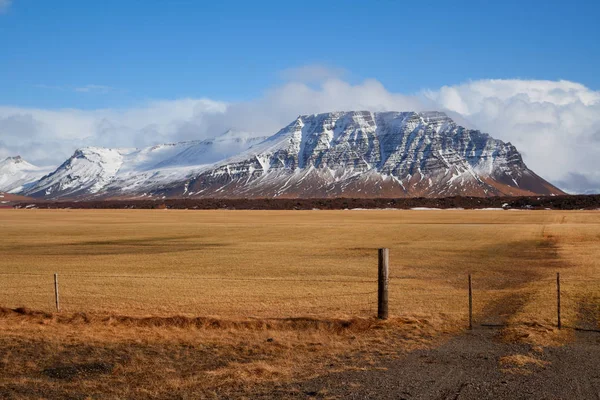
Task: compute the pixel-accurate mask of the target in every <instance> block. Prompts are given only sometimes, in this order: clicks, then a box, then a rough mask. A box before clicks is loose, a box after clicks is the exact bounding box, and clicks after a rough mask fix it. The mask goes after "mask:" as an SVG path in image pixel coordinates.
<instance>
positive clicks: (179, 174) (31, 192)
mask: <svg viewBox="0 0 600 400" xmlns="http://www.w3.org/2000/svg"><path fill="white" fill-rule="evenodd" d="M262 140H264V137H259V138H256V137H252V136H251V135H250V134H248V133H244V132H232V131H228V132H225V133H224V134H223V135H220V136H218V137H216V138H214V139H209V140H203V141H192V142H181V143H170V144H162V145H157V146H152V147H147V148H143V149H106V148H100V147H86V148H83V149H79V150H77V151H76V152H75V153H74V154H73V155H72V156H71V157H70V158H69V159H68V160H66V161H65V162H64V163H63V164H62V165H61V166H60V167H59V168H58V169H56V171H54V172H52V173H51V174H49V175H47V176H45V177H44V178H43V179H41V180H40V181H38V182H37V183H36V184H34V185H31V186H30V187H28V188H26V189H25V190H23V194H25V195H27V196H33V197H45V198H48V199H56V198H63V197H82V196H83V197H87V196H90V195H97V194H99V193H103V192H106V191H107V188H108V187H112V188H114V187H118V188H119V192H128V191H131V192H136V191H139V190H144V188H148V189H156V188H160V187H161V185H164V184H166V183H170V182H172V181H174V180H184V179H186V177H187V176H189V175H190V174H193V173H194V172H197V171H199V170H202V169H203V168H206V167H207V166H208V165H211V164H212V163H215V162H217V161H219V160H223V159H225V158H227V157H229V156H231V155H232V154H237V153H239V152H242V151H244V150H246V149H248V148H249V147H250V146H251V145H252V144H254V143H258V142H260V141H262Z"/></svg>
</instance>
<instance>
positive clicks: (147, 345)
mask: <svg viewBox="0 0 600 400" xmlns="http://www.w3.org/2000/svg"><path fill="white" fill-rule="evenodd" d="M0 232H2V240H1V241H0V282H1V283H0V287H1V288H2V289H1V290H0V306H3V307H7V308H16V307H27V308H29V309H33V310H40V311H45V312H53V310H54V292H53V290H54V289H53V274H54V273H55V272H56V273H58V276H59V287H60V300H61V313H60V314H56V313H54V314H53V315H50V314H47V315H37V314H35V313H29V312H25V316H26V318H25V317H24V314H22V313H21V314H19V313H14V312H8V311H6V312H5V313H4V317H3V319H4V321H5V323H4V324H0V340H2V342H3V345H4V346H9V347H10V346H12V347H11V348H13V350H12V351H8V352H4V353H3V354H0V361H2V362H4V364H5V365H6V364H7V363H8V364H10V365H15V366H16V367H15V368H13V369H12V370H11V371H10V372H9V373H7V372H6V370H5V372H4V373H0V389H2V388H3V387H4V388H6V387H10V388H12V389H13V390H17V392H15V393H21V392H18V390H21V389H22V390H24V392H23V393H25V394H23V398H26V397H28V396H29V395H31V393H28V392H26V389H25V388H27V387H29V385H31V384H33V383H34V382H35V383H36V384H37V385H39V387H41V388H45V389H44V390H59V389H58V388H57V386H56V385H55V384H54V383H52V382H47V381H45V380H39V379H40V378H39V370H40V368H42V367H43V366H48V365H53V364H55V363H56V362H57V360H63V358H64V357H65V354H70V353H69V351H72V352H74V353H75V354H78V355H77V356H76V357H75V358H76V359H81V360H83V359H86V360H89V359H90V357H91V358H92V359H96V358H97V359H106V358H111V357H113V358H114V357H115V356H114V354H120V352H121V353H126V354H127V357H128V358H127V359H128V360H130V361H128V363H120V362H119V361H114V363H115V365H118V366H119V368H121V370H120V371H121V375H119V374H117V375H115V374H114V373H113V375H111V378H110V379H108V378H106V379H104V380H102V379H100V380H97V381H93V383H90V382H87V381H86V382H87V383H86V385H88V386H86V387H87V390H88V391H91V392H94V391H95V390H96V391H98V393H113V394H114V393H119V394H122V392H119V391H118V392H111V390H112V389H110V388H112V387H113V386H114V387H115V388H117V389H114V390H119V389H118V388H123V387H129V386H128V385H132V382H134V381H135V382H138V383H137V384H135V385H134V387H137V388H138V389H139V391H134V392H131V393H130V395H131V396H129V397H136V396H140V398H143V397H144V393H145V394H147V395H148V396H147V397H152V396H154V395H156V396H158V397H160V394H161V393H162V394H164V393H170V392H169V391H171V392H173V391H177V390H192V389H194V388H196V389H198V388H199V389H198V390H209V389H210V390H219V389H218V388H219V387H221V386H222V385H223V384H224V382H225V383H227V382H229V383H231V382H238V383H239V382H245V381H248V382H256V381H260V382H262V381H271V380H275V381H276V380H282V379H283V380H285V379H295V378H298V377H299V376H304V377H306V376H307V375H311V374H318V373H319V371H320V370H321V367H322V365H324V363H325V362H326V363H330V362H331V360H332V359H336V360H338V361H337V364H336V362H334V364H335V365H338V364H339V367H340V368H342V366H344V367H345V368H347V367H348V363H344V362H343V358H344V357H346V356H347V355H348V354H354V353H356V352H362V353H365V354H367V353H368V354H372V353H373V352H378V353H382V352H383V353H386V351H387V350H385V349H389V344H390V343H394V351H392V352H391V353H393V354H395V353H396V352H398V351H405V350H406V349H410V348H413V347H415V346H423V345H430V344H431V342H432V340H435V338H436V337H437V336H439V335H448V334H453V333H458V332H460V331H461V330H464V329H465V328H466V326H467V315H468V314H467V310H468V300H467V275H468V274H469V273H471V274H472V276H473V290H474V311H475V323H476V325H477V324H480V323H498V322H503V323H504V322H508V324H509V326H508V327H507V328H505V329H504V331H503V332H504V336H505V338H506V339H507V340H521V341H526V342H530V343H532V344H537V345H541V346H544V345H559V344H561V343H564V342H566V341H568V340H570V339H571V338H572V336H573V335H572V331H570V330H568V329H564V330H562V331H560V332H559V331H558V330H557V329H555V324H556V286H555V285H556V273H557V272H560V273H561V277H562V281H561V282H562V293H563V296H562V303H563V309H562V313H563V324H564V325H565V326H567V327H569V326H575V325H577V324H578V323H579V322H580V320H581V313H582V312H584V311H585V312H586V315H587V317H589V315H592V316H596V317H597V316H598V309H597V304H598V299H600V245H599V244H600V212H594V211H572V212H562V211H476V210H473V211H449V210H448V211H399V210H364V211H362V210H350V211H183V210H182V211H172V210H0ZM380 247H388V248H389V249H390V275H391V276H392V279H391V281H390V314H391V316H392V318H391V320H390V321H389V322H386V323H380V322H376V321H374V320H373V317H374V316H375V314H376V308H377V307H376V290H377V283H376V279H377V276H376V275H377V248H380ZM81 313H84V314H81ZM123 316H131V317H136V318H138V319H135V318H133V319H127V318H125V317H123ZM172 316H182V317H186V318H187V319H186V318H182V319H173V318H170V319H169V318H168V317H172ZM197 316H200V317H207V318H206V319H202V320H194V319H193V317H197ZM142 317H163V318H162V319H160V318H156V319H145V320H144V319H139V318H142ZM305 317H306V318H310V319H298V318H305ZM592 320H593V321H592V323H594V324H596V325H597V319H593V318H592ZM144 321H145V322H144ZM596 328H598V326H596ZM268 338H270V339H274V342H275V343H276V344H277V346H275V347H273V346H272V345H270V344H268V343H273V341H272V340H271V341H268V342H267V341H266V339H268ZM40 341H41V342H40ZM32 343H44V345H43V346H42V347H41V348H42V350H39V351H37V350H36V351H35V352H33V350H32V347H31V345H32ZM132 343H134V344H136V346H141V347H140V348H139V349H137V347H135V346H134V347H132ZM182 343H185V344H186V346H189V348H188V347H185V349H187V350H182V349H181V348H179V347H178V346H180V345H182ZM65 346H67V347H68V349H67V347H65ZM69 346H70V347H69ZM78 346H82V348H84V349H87V350H85V351H84V350H81V351H78V350H74V349H78V348H79V347H78ZM173 346H175V347H173ZM206 346H214V352H213V353H211V354H212V355H211V357H208V358H209V359H212V360H213V361H214V359H215V357H217V358H221V359H223V358H225V359H228V360H229V362H228V363H225V364H219V363H216V364H214V365H213V364H210V363H209V364H207V365H205V366H202V368H200V367H199V366H196V367H197V369H196V372H197V373H196V374H194V373H192V372H190V371H188V370H187V369H185V371H184V370H182V369H181V365H180V364H178V360H179V361H181V360H182V359H185V358H186V357H191V355H193V354H195V353H194V351H200V350H199V349H200V348H202V349H205V348H206ZM34 347H35V346H34ZM5 348H6V347H5ZM90 348H91V349H93V350H89V349H90ZM174 348H177V349H178V350H174ZM69 349H70V350H69ZM135 349H137V350H135ZM367 350H368V351H367ZM82 352H83V353H85V354H88V356H87V358H86V357H82V356H81V354H82ZM86 352H87V353H86ZM90 352H91V353H90ZM190 352H191V353H190ZM89 354H92V355H93V356H90V355H89ZM107 354H108V355H107ZM149 354H155V355H156V354H158V356H156V357H151V356H150V355H149ZM368 354H367V355H365V356H364V357H362V360H363V362H364V365H367V366H368V365H369V357H370V356H369V355H368ZM205 356H206V355H205ZM32 359H35V360H36V361H32ZM323 360H327V361H323ZM307 365H311V366H312V367H310V368H307V367H306V366H307ZM328 365H329V364H328ZM331 365H333V364H331ZM319 366H321V367H319ZM190 368H191V367H190ZM36 371H37V372H36ZM149 371H151V372H149ZM156 371H161V372H160V373H158V372H156ZM165 371H166V372H165ZM186 371H187V372H186ZM198 371H199V372H198ZM3 374H4V375H3ZM36 374H37V375H36ZM136 374H137V375H136ZM153 374H154V375H153ZM141 375H143V376H144V377H145V378H144V379H142V378H140V376H141ZM115 376H116V377H115ZM136 376H137V377H138V378H135V377H136ZM36 377H38V378H36ZM36 379H38V380H37V381H36ZM136 379H138V380H137V381H136ZM53 385H54V386H53ZM73 385H75V386H73V387H74V388H80V386H77V384H76V383H74V384H73ZM136 385H137V386H136ZM148 387H151V389H148ZM63 389H64V390H65V392H64V393H67V394H72V393H73V392H69V390H71V389H72V390H76V389H73V388H71V389H69V387H68V385H67V386H65V387H62V386H61V389H60V390H63ZM138 389H136V390H138ZM194 390H195V389H194ZM145 391H146V392H145ZM56 393H59V394H61V393H62V394H64V393H63V392H56ZM15 398H19V395H16V396H15Z"/></svg>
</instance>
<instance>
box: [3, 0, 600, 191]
mask: <svg viewBox="0 0 600 400" xmlns="http://www.w3.org/2000/svg"><path fill="white" fill-rule="evenodd" d="M598 21H600V1H591V0H590V1H570V2H564V1H562V2H558V1H552V0H550V1H538V0H520V1H514V0H503V1H483V0H482V1H460V0H456V1H391V0H372V1H361V2H358V1H333V0H330V1H327V0H320V1H313V0H306V1H296V2H290V1H259V0H256V1H225V0H224V1H210V2H209V1H200V0H168V1H167V0H160V1H159V0H102V1H98V0H0V159H2V158H4V157H8V156H14V155H17V154H20V155H22V156H23V157H24V158H26V159H27V160H29V161H30V162H33V163H35V164H38V165H58V164H60V163H61V162H62V161H64V160H65V159H66V158H67V157H69V156H70V155H71V154H72V153H73V151H75V150H76V149H77V148H80V147H84V146H105V147H143V146H149V145H154V144H158V143H167V142H176V141H182V140H193V139H204V138H209V137H214V136H216V135H219V134H221V133H222V132H224V131H225V130H227V129H234V130H241V131H244V132H250V133H252V134H256V135H261V136H264V135H272V134H274V133H275V132H277V130H279V129H280V128H282V127H283V126H285V125H287V124H288V123H290V121H292V120H293V119H294V118H295V117H297V116H298V115H300V114H310V113H318V112H329V111H344V110H345V111H349V110H370V111H410V110H415V111H421V110H440V111H445V112H447V113H448V114H449V115H451V116H452V118H454V119H455V120H456V121H457V122H458V123H459V124H461V125H465V126H468V127H471V128H477V129H480V130H482V131H483V132H487V133H490V134H491V135H492V136H493V137H495V138H498V139H501V140H504V141H510V142H511V143H513V144H514V145H515V146H516V147H517V149H518V150H519V151H520V152H521V154H522V155H523V159H524V160H525V162H526V163H527V165H528V166H529V167H530V168H532V169H533V170H534V171H535V172H536V173H538V174H540V175H541V176H543V177H544V178H546V179H549V180H550V181H551V182H553V183H556V184H557V185H559V186H560V187H561V188H563V189H566V190H569V191H572V192H589V191H593V192H600V158H599V157H598V154H600V74H599V73H598V72H597V71H598V69H599V68H598V65H600V44H599V43H598V40H599V39H600V23H599V22H598Z"/></svg>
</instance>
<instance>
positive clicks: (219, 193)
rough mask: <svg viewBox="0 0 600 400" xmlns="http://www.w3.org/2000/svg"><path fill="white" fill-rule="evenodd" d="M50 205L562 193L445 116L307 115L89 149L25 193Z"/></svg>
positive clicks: (506, 146) (506, 150) (515, 156)
mask: <svg viewBox="0 0 600 400" xmlns="http://www.w3.org/2000/svg"><path fill="white" fill-rule="evenodd" d="M22 193H23V194H25V195H28V196H34V197H45V198H52V199H58V198H135V197H146V196H150V197H221V198H225V197H407V196H424V197H442V196H454V195H470V196H494V195H532V194H540V195H552V194H562V192H561V191H560V190H559V189H557V188H556V187H554V186H553V185H551V184H550V183H548V182H546V181H545V180H543V179H542V178H540V177H539V176H537V175H536V174H535V173H534V172H532V171H531V170H529V169H528V168H527V166H526V165H525V164H524V162H523V160H522V158H521V155H520V154H519V152H518V151H517V149H516V148H515V147H514V146H513V145H512V144H510V143H504V142H502V141H500V140H496V139H493V138H492V137H490V136H489V135H487V134H485V133H481V132H480V131H477V130H470V129H465V128H463V127H461V126H458V125H457V124H456V123H454V121H452V119H450V118H449V117H448V116H446V115H445V114H443V113H440V112H424V113H416V112H383V113H372V112H368V111H358V112H357V111H353V112H332V113H325V114H316V115H304V116H300V117H298V118H297V119H296V120H294V121H293V122H292V123H291V124H289V125H288V126H286V127H285V128H283V129H282V130H280V131H279V132H277V133H276V134H275V135H273V136H271V137H268V138H266V139H265V138H254V137H252V135H249V134H242V133H239V132H226V133H225V134H223V135H221V136H219V137H217V138H214V139H211V140H205V141H198V142H185V143H175V144H167V145H160V146H154V147H150V148H145V149H102V148H85V149H81V150H78V151H77V152H75V154H74V155H73V156H72V157H71V158H70V159H69V160H67V161H66V162H65V163H63V165H61V166H60V167H59V168H58V169H57V170H56V171H55V172H53V173H52V174H50V175H48V176H46V177H44V178H43V179H41V180H40V181H39V182H37V183H36V184H35V185H33V186H31V187H29V188H27V189H26V190H24V191H23V192H22Z"/></svg>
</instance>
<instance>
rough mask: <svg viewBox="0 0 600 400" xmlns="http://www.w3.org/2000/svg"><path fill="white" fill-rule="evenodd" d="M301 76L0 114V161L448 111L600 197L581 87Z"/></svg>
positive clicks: (562, 180)
mask: <svg viewBox="0 0 600 400" xmlns="http://www.w3.org/2000/svg"><path fill="white" fill-rule="evenodd" d="M313 67H314V66H310V67H308V70H309V71H310V70H313V69H314V68H313ZM294 75H295V73H294V74H289V78H290V81H289V82H287V83H285V84H283V85H281V86H278V87H275V88H273V89H271V90H268V91H267V92H265V93H264V95H263V96H261V97H259V98H257V99H255V100H252V101H248V102H238V103H229V104H227V103H224V102H220V101H214V100H210V99H179V100H164V101H155V102H150V103H147V104H143V105H140V106H139V107H136V108H129V109H101V110H94V111H83V110H77V109H63V110H43V109H28V108H16V107H2V106H0V157H6V156H9V155H15V154H21V155H22V156H24V157H25V158H27V159H29V160H30V161H32V162H34V163H38V164H40V165H41V164H48V163H54V164H58V163H60V162H62V161H63V160H64V159H65V158H66V157H68V156H69V155H70V154H71V153H72V152H73V151H74V150H75V149H76V148H77V147H81V146H88V145H96V146H107V147H141V146H147V145H152V144H156V143H164V142H172V141H180V140H192V139H203V138H207V137H211V136H215V135H217V134H219V133H221V132H223V131H225V130H227V129H230V128H233V129H238V130H244V131H250V132H254V133H256V134H257V135H270V134H273V133H275V132H276V131H277V130H279V129H280V128H281V127H283V126H285V125H286V124H288V123H289V122H291V121H292V120H293V119H294V118H295V117H297V116H298V115H300V114H310V113H318V112H327V111H334V110H372V111H389V110H397V111H403V110H417V111H420V110H425V109H429V110H431V109H440V110H445V111H447V112H448V113H449V115H451V116H452V117H453V118H454V119H455V120H456V121H457V122H458V123H460V124H462V125H467V126H470V127H473V126H475V127H477V128H480V129H481V130H482V131H484V132H488V133H490V134H491V135H492V136H494V137H496V138H499V139H502V140H505V141H511V142H512V143H514V144H515V145H516V146H517V148H518V149H519V150H520V151H521V152H522V153H523V156H524V159H525V162H526V163H527V164H528V165H529V167H530V168H532V169H533V170H534V171H536V172H537V173H538V174H540V175H541V176H543V177H544V178H546V179H549V180H550V181H552V182H554V183H558V184H559V185H560V186H561V187H563V188H565V189H567V190H570V191H575V192H582V191H586V190H598V189H600V168H599V167H600V162H599V161H598V159H597V158H598V157H597V156H598V155H599V154H600V93H599V92H595V91H592V90H590V89H588V88H586V87H585V86H583V85H581V84H578V83H573V82H567V81H558V82H551V81H527V80H480V81H473V82H467V83H464V84H461V85H455V86H445V87H442V88H440V89H437V90H428V91H423V92H421V93H418V94H415V95H406V94H401V93H392V92H390V91H388V90H386V88H385V87H384V86H383V85H382V84H381V83H380V82H378V81H376V80H365V81H364V82H362V83H360V84H350V83H348V82H345V81H343V80H341V79H340V78H339V77H337V76H335V74H334V75H331V76H328V75H327V74H321V75H320V76H321V78H320V79H321V82H320V83H319V84H316V85H315V84H311V83H314V82H315V79H306V76H305V77H304V78H302V74H300V75H299V76H296V77H295V78H294V79H292V78H293V76H294ZM309 75H310V74H309ZM315 76H319V74H318V73H317V74H315ZM302 80H304V81H310V82H301V81H302Z"/></svg>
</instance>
